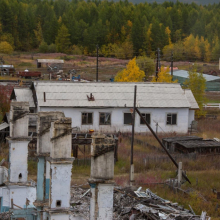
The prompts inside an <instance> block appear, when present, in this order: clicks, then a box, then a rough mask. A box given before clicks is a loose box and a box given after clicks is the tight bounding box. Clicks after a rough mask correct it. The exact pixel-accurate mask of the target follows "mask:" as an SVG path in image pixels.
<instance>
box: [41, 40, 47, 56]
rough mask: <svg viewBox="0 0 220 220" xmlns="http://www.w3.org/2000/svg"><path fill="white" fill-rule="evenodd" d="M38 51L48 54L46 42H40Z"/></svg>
mask: <svg viewBox="0 0 220 220" xmlns="http://www.w3.org/2000/svg"><path fill="white" fill-rule="evenodd" d="M39 51H40V52H41V53H47V52H48V45H47V43H46V42H44V41H42V42H41V44H40V46H39Z"/></svg>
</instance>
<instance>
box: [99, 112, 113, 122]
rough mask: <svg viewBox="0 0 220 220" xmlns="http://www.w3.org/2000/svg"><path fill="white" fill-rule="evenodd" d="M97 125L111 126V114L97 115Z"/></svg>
mask: <svg viewBox="0 0 220 220" xmlns="http://www.w3.org/2000/svg"><path fill="white" fill-rule="evenodd" d="M99 124H100V125H110V124H111V113H104V112H102V113H99Z"/></svg>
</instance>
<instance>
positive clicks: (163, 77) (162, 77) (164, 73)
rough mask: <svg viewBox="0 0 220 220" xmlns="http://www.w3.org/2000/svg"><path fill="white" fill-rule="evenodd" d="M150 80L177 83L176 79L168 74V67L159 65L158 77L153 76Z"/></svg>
mask: <svg viewBox="0 0 220 220" xmlns="http://www.w3.org/2000/svg"><path fill="white" fill-rule="evenodd" d="M151 82H166V83H177V82H178V80H174V81H173V80H172V76H171V75H170V74H169V67H161V70H160V71H159V73H158V77H157V78H156V77H155V76H154V77H153V79H152V81H151Z"/></svg>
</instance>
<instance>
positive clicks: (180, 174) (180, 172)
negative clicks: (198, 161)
mask: <svg viewBox="0 0 220 220" xmlns="http://www.w3.org/2000/svg"><path fill="white" fill-rule="evenodd" d="M181 183H182V162H179V166H178V187H179V188H181Z"/></svg>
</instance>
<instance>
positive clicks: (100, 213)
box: [89, 134, 115, 220]
mask: <svg viewBox="0 0 220 220" xmlns="http://www.w3.org/2000/svg"><path fill="white" fill-rule="evenodd" d="M114 147H115V140H114V138H113V137H112V136H106V135H100V134H94V135H93V136H92V145H91V156H92V158H91V175H90V176H91V179H89V184H90V187H91V188H90V189H91V194H92V196H91V200H90V220H103V219H106V220H112V219H113V190H114V181H113V178H114Z"/></svg>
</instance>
